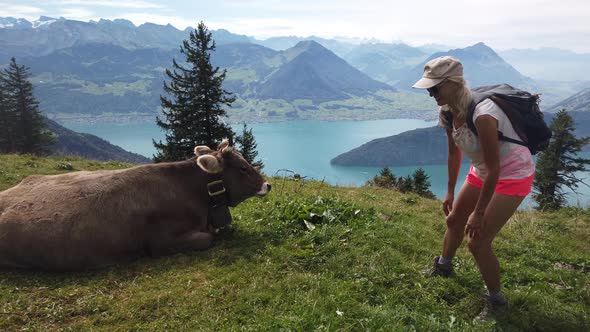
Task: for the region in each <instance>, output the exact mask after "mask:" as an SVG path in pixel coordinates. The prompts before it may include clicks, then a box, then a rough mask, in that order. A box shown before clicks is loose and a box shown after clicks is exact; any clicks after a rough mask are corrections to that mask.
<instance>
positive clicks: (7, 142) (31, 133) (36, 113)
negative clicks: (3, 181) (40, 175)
mask: <svg viewBox="0 0 590 332" xmlns="http://www.w3.org/2000/svg"><path fill="white" fill-rule="evenodd" d="M2 76H3V77H2V78H1V79H2V81H3V84H2V85H3V89H4V96H2V98H3V99H4V101H5V102H6V104H5V106H4V109H3V110H2V118H3V121H2V127H4V128H6V129H7V132H6V133H5V134H3V139H2V142H3V145H4V146H6V147H7V149H6V152H18V153H35V154H41V153H46V152H47V151H48V150H47V146H48V145H51V144H53V143H55V140H54V138H53V134H52V133H51V132H49V131H48V130H47V124H46V123H45V120H44V118H43V116H42V115H41V112H40V110H39V102H38V101H37V100H36V99H35V96H34V95H33V84H32V83H31V82H29V80H28V78H29V77H30V74H29V68H28V67H26V66H24V65H20V66H19V65H18V64H17V63H16V60H15V58H12V59H11V60H10V64H9V66H8V68H7V69H4V74H3V75H2Z"/></svg>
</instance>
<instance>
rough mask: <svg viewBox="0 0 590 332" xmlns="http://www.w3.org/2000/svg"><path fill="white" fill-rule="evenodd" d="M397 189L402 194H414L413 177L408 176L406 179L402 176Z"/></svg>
mask: <svg viewBox="0 0 590 332" xmlns="http://www.w3.org/2000/svg"><path fill="white" fill-rule="evenodd" d="M397 187H398V188H399V190H400V191H401V192H402V193H409V192H412V190H413V189H414V180H413V179H412V176H410V175H406V176H405V177H402V176H400V177H399V180H398V184H397Z"/></svg>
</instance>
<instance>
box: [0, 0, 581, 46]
mask: <svg viewBox="0 0 590 332" xmlns="http://www.w3.org/2000/svg"><path fill="white" fill-rule="evenodd" d="M41 15H43V16H49V17H55V18H59V17H64V18H67V19H73V20H80V21H90V20H94V21H98V20H99V19H101V18H105V19H111V20H112V19H116V18H124V19H127V20H130V21H131V22H133V23H134V24H135V25H140V24H143V23H145V22H152V23H156V24H172V25H173V26H175V27H176V28H178V29H185V28H186V27H188V26H191V27H196V25H197V23H198V22H199V21H201V20H202V21H204V22H205V24H206V25H207V26H208V27H209V29H210V30H216V29H226V30H229V31H230V32H233V33H238V34H244V35H248V36H252V37H256V38H258V39H266V38H269V37H274V36H300V37H308V36H312V35H313V36H319V37H324V38H352V39H360V40H374V41H381V42H405V43H407V44H409V45H412V46H419V45H425V44H439V45H446V46H451V47H466V46H469V45H472V44H475V43H478V42H484V43H486V44H487V45H489V46H491V47H492V48H494V49H498V50H505V49H510V48H535V49H537V48H543V47H552V48H562V49H567V50H571V51H574V52H578V53H590V23H588V21H590V0H559V1H556V0H447V1H444V0H405V1H397V0H364V1H363V0H294V1H283V0H207V1H202V0H166V1H155V0H46V1H29V0H19V1H13V0H10V1H7V0H0V17H8V16H10V17H16V18H26V19H27V20H29V21H32V20H36V19H38V18H39V16H41Z"/></svg>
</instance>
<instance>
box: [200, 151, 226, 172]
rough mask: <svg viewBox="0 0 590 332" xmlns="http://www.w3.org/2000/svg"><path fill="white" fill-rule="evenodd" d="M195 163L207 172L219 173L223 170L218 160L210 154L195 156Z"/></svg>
mask: <svg viewBox="0 0 590 332" xmlns="http://www.w3.org/2000/svg"><path fill="white" fill-rule="evenodd" d="M197 165H199V167H200V168H201V169H202V170H203V171H205V172H207V173H219V172H221V171H222V170H223V167H222V166H221V163H220V162H219V160H217V158H215V157H214V156H212V155H210V154H206V155H203V156H199V157H198V158H197Z"/></svg>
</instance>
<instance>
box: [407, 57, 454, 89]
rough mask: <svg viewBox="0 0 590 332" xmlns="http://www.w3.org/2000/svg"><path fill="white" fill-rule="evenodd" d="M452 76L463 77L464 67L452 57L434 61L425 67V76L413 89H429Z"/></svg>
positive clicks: (439, 58)
mask: <svg viewBox="0 0 590 332" xmlns="http://www.w3.org/2000/svg"><path fill="white" fill-rule="evenodd" d="M452 76H461V77H462V76H463V65H462V64H461V62H460V61H459V60H457V59H455V58H453V57H452V56H448V55H447V56H441V57H438V58H435V59H432V60H430V61H428V62H427V63H426V65H425V66H424V74H423V75H422V78H421V79H420V80H418V82H416V83H415V84H414V85H412V88H417V89H428V88H432V87H433V86H435V85H437V84H438V83H440V82H442V81H444V80H445V79H446V78H449V77H452Z"/></svg>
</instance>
